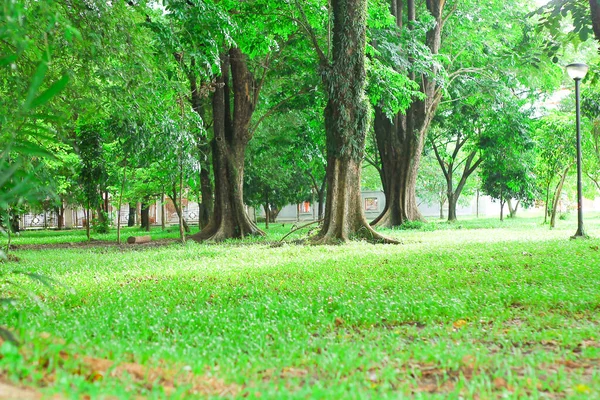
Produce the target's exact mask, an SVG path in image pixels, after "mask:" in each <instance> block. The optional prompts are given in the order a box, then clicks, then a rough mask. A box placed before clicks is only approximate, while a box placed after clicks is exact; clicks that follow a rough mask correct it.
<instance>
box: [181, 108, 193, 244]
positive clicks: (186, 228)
mask: <svg viewBox="0 0 600 400" xmlns="http://www.w3.org/2000/svg"><path fill="white" fill-rule="evenodd" d="M181 104H182V107H181V108H182V110H183V102H182V103H181ZM182 113H183V111H182ZM181 153H182V151H181V149H180V150H179V207H178V208H179V239H180V240H181V243H185V234H186V233H189V232H190V227H189V226H188V224H187V222H186V221H185V220H184V219H183V156H182V154H181Z"/></svg>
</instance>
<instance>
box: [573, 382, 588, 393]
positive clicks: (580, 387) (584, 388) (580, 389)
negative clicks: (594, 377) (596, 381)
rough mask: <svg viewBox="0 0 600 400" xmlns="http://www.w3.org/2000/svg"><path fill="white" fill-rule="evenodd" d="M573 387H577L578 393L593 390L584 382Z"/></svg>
mask: <svg viewBox="0 0 600 400" xmlns="http://www.w3.org/2000/svg"><path fill="white" fill-rule="evenodd" d="M573 389H575V391H576V392H577V393H590V392H591V391H592V390H591V389H590V388H589V386H587V385H584V384H583V383H580V384H579V385H576V386H575V387H574V388H573Z"/></svg>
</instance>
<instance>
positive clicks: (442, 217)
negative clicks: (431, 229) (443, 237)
mask: <svg viewBox="0 0 600 400" xmlns="http://www.w3.org/2000/svg"><path fill="white" fill-rule="evenodd" d="M444 203H445V202H444V201H443V200H440V219H444Z"/></svg>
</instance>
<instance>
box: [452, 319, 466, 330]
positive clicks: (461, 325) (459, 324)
mask: <svg viewBox="0 0 600 400" xmlns="http://www.w3.org/2000/svg"><path fill="white" fill-rule="evenodd" d="M468 324H469V323H468V322H467V321H466V320H464V319H459V320H458V321H454V323H453V324H452V326H453V327H454V329H460V328H464V327H465V326H467V325H468Z"/></svg>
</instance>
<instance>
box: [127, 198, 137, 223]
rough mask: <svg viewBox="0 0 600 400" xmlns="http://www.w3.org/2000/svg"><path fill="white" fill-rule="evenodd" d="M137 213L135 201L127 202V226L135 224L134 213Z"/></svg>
mask: <svg viewBox="0 0 600 400" xmlns="http://www.w3.org/2000/svg"><path fill="white" fill-rule="evenodd" d="M136 213H137V206H136V204H135V203H129V217H128V218H127V226H129V227H132V226H135V214H136Z"/></svg>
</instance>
